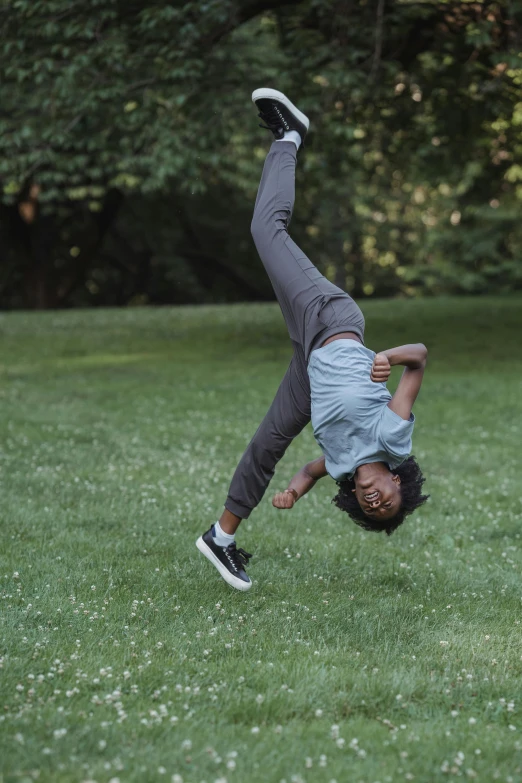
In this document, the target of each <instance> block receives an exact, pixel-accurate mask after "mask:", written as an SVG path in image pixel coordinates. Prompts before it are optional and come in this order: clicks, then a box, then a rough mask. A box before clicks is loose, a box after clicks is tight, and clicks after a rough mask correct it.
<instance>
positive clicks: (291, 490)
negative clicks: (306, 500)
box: [285, 488, 299, 500]
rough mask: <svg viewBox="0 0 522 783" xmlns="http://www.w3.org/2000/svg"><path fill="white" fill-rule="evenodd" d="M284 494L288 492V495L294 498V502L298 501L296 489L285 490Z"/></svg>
mask: <svg viewBox="0 0 522 783" xmlns="http://www.w3.org/2000/svg"><path fill="white" fill-rule="evenodd" d="M285 492H290V494H291V495H293V496H294V500H299V495H298V494H297V490H296V489H290V488H288V489H285Z"/></svg>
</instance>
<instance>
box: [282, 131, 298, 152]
mask: <svg viewBox="0 0 522 783" xmlns="http://www.w3.org/2000/svg"><path fill="white" fill-rule="evenodd" d="M277 141H293V142H294V144H295V146H296V147H297V149H299V147H300V146H301V136H300V135H299V134H298V132H297V131H296V130H292V131H286V133H285V135H284V138H283V139H277Z"/></svg>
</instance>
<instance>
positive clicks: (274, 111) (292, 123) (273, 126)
mask: <svg viewBox="0 0 522 783" xmlns="http://www.w3.org/2000/svg"><path fill="white" fill-rule="evenodd" d="M252 101H253V102H254V103H255V104H256V106H257V108H258V109H259V117H260V118H261V119H262V120H263V122H264V123H265V124H264V125H260V126H259V127H260V128H265V129H266V130H270V131H272V133H273V134H274V136H275V138H276V139H282V138H283V136H284V135H285V133H286V131H290V130H295V131H297V132H298V134H299V135H300V136H301V141H302V142H304V140H305V136H306V134H307V132H308V128H309V127H310V120H309V119H308V117H307V116H306V114H303V112H302V111H299V109H297V108H296V107H295V106H294V104H293V103H292V102H291V101H289V100H288V98H287V97H286V95H283V93H282V92H278V91H277V90H271V89H270V88H269V87H261V88H260V89H259V90H254V92H253V93H252Z"/></svg>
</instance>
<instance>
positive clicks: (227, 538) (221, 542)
mask: <svg viewBox="0 0 522 783" xmlns="http://www.w3.org/2000/svg"><path fill="white" fill-rule="evenodd" d="M212 535H213V537H214V541H215V542H216V544H217V545H218V546H228V545H229V544H231V543H232V542H233V541H234V536H233V535H232V536H231V535H230V533H225V531H224V530H223V528H222V527H221V525H220V524H219V522H216V524H215V525H214V527H213V528H212Z"/></svg>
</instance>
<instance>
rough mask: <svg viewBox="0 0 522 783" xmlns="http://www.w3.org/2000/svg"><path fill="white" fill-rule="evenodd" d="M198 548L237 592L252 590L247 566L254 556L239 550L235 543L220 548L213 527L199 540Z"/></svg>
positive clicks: (197, 542)
mask: <svg viewBox="0 0 522 783" xmlns="http://www.w3.org/2000/svg"><path fill="white" fill-rule="evenodd" d="M196 546H197V548H198V549H199V551H200V552H201V553H202V554H203V555H205V557H208V559H209V560H210V562H211V563H212V564H213V565H215V566H216V568H217V570H218V571H219V573H220V574H221V576H222V577H223V579H224V580H225V582H228V584H229V585H231V586H232V587H235V588H236V590H250V588H251V587H252V582H251V581H250V579H249V577H248V576H247V574H246V571H245V566H246V565H247V563H248V561H249V560H250V558H251V557H252V555H249V554H248V552H245V550H244V549H238V548H237V546H236V543H235V541H234V542H233V543H232V544H229V545H228V546H218V545H217V544H216V539H215V538H214V536H213V535H212V527H211V528H210V529H209V530H207V532H206V533H203V535H202V536H200V537H199V538H198V540H197V541H196Z"/></svg>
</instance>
